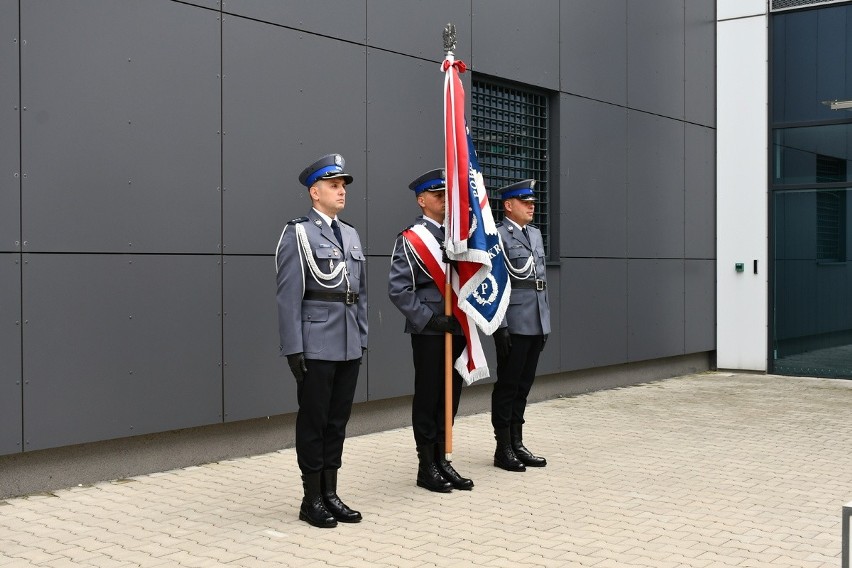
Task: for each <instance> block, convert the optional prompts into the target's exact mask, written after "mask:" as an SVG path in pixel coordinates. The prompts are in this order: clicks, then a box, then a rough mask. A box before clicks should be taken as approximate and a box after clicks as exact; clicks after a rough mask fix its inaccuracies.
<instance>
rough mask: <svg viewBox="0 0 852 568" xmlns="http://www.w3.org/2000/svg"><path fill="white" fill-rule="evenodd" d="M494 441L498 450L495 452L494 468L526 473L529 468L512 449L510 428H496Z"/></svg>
mask: <svg viewBox="0 0 852 568" xmlns="http://www.w3.org/2000/svg"><path fill="white" fill-rule="evenodd" d="M494 439H495V440H497V449H496V450H494V466H495V467H499V468H500V469H505V470H506V471H526V470H527V468H526V466H525V465H524V464H523V462H522V461H521V460H519V459H518V456H516V455H515V450H513V449H512V440H511V438H510V437H509V429H508V428H495V429H494Z"/></svg>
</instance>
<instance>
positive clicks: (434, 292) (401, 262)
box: [388, 215, 444, 335]
mask: <svg viewBox="0 0 852 568" xmlns="http://www.w3.org/2000/svg"><path fill="white" fill-rule="evenodd" d="M414 224H415V225H423V226H424V227H426V228H427V229H429V233H431V234H432V236H434V237H435V239H436V240H437V241H438V242H439V243H443V242H444V236H443V235H442V234H441V229H440V228H439V227H436V226H435V224H434V223H430V222H429V221H426V220H425V219H424V218H423V216H422V215H420V216H419V217H417V219H415V221H414ZM403 241H404V238H403V236H402V233H400V234H399V235H398V236H397V237H396V242H395V243H394V246H393V256H392V257H391V268H390V275H389V276H388V297H389V298H390V300H391V302H393V305H395V306H396V307H397V309H399V311H400V312H402V315H404V316H405V333H421V334H423V335H443V333H442V332H439V331H432V330H431V329H425V328H426V324H427V323H429V319H430V318H431V317H432V315H434V314H443V313H444V296H443V295H442V294H441V291H440V290H439V289H438V287H437V286H436V285H435V282H434V281H433V280H432V277H431V276H429V273H428V272H426V271H425V270H423V269H422V268H421V267H420V266H419V265H418V264H417V262H416V261H415V260H414V258H412V257H411V251H409V253H408V256H407V257H406V254H405V247H404V242H403Z"/></svg>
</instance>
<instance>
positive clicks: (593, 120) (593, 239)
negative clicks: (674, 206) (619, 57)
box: [559, 95, 627, 257]
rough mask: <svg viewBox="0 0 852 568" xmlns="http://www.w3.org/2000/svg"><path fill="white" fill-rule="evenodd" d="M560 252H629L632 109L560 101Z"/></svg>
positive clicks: (568, 99)
mask: <svg viewBox="0 0 852 568" xmlns="http://www.w3.org/2000/svg"><path fill="white" fill-rule="evenodd" d="M560 115H561V123H560V125H559V128H560V131H561V132H563V133H568V135H567V136H564V140H563V142H562V150H561V152H562V159H561V161H562V164H565V165H567V167H563V168H562V171H563V172H565V173H566V175H565V176H564V177H563V180H564V181H563V183H562V185H561V187H560V188H559V189H560V200H561V201H560V202H561V204H562V205H561V207H560V220H561V226H560V231H559V233H560V241H561V242H560V249H559V250H560V254H561V255H562V256H587V257H588V256H599V257H607V256H608V257H624V256H626V254H627V162H626V159H627V110H626V109H625V108H623V107H618V106H614V105H610V104H604V103H599V102H596V101H592V100H589V99H584V98H580V97H572V96H568V95H563V96H562V98H561V108H560Z"/></svg>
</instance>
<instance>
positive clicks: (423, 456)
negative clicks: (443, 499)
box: [417, 444, 453, 493]
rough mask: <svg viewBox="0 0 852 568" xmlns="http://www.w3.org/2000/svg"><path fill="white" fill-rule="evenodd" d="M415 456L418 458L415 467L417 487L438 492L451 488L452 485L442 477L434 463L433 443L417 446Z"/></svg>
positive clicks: (450, 489)
mask: <svg viewBox="0 0 852 568" xmlns="http://www.w3.org/2000/svg"><path fill="white" fill-rule="evenodd" d="M417 458H418V459H419V460H420V465H419V466H418V468H417V486H418V487H423V488H424V489H428V490H429V491H436V492H438V493H449V492H450V491H452V490H453V486H452V485H451V484H450V482H449V481H447V480H446V479H445V478H444V476H443V474H441V470H440V469H438V465H437V464H436V463H435V444H423V445H422V446H417Z"/></svg>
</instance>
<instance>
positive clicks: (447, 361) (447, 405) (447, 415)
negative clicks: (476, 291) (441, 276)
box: [444, 264, 453, 461]
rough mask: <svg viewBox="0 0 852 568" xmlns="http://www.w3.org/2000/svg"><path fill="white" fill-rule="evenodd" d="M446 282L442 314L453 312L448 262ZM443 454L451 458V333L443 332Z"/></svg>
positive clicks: (447, 458) (449, 459)
mask: <svg viewBox="0 0 852 568" xmlns="http://www.w3.org/2000/svg"><path fill="white" fill-rule="evenodd" d="M445 268H446V272H447V282H446V284H445V285H444V315H447V316H451V315H452V314H453V299H452V297H453V285H452V283H451V282H450V270H452V267H451V266H450V265H449V264H446V265H445ZM444 454H445V459H446V460H447V461H451V460H452V459H453V334H452V333H450V332H449V331H448V332H446V333H444Z"/></svg>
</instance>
